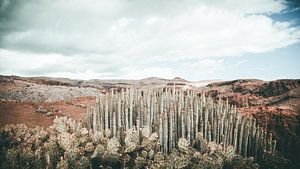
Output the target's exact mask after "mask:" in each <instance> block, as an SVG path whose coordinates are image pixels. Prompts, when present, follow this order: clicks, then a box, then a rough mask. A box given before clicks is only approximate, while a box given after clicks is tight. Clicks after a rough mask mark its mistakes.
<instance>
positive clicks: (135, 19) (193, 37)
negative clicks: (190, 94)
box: [0, 0, 300, 80]
mask: <svg viewBox="0 0 300 169" xmlns="http://www.w3.org/2000/svg"><path fill="white" fill-rule="evenodd" d="M299 53H300V3H299V1H297V0H294V1H293V0H248V1H241V0H226V1H224V0H185V1H182V0H26V1H24V0H0V74H1V75H18V76H51V77H67V78H72V79H142V78H147V77H161V78H169V79H170V78H174V77H177V76H179V77H182V78H185V79H188V80H208V79H222V80H233V79H246V78H256V79H262V80H274V79H287V78H293V79H300V56H299Z"/></svg>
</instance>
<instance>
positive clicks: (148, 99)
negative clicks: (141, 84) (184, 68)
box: [84, 88, 276, 161]
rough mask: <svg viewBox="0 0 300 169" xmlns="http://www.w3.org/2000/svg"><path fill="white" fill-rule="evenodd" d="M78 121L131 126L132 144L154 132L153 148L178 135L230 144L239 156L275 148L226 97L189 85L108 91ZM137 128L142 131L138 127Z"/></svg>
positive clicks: (167, 146) (96, 126) (99, 126)
mask: <svg viewBox="0 0 300 169" xmlns="http://www.w3.org/2000/svg"><path fill="white" fill-rule="evenodd" d="M84 126H85V127H86V128H88V129H93V130H94V131H106V130H109V131H111V133H112V135H113V136H116V135H117V133H118V132H120V128H125V130H128V129H132V128H133V129H134V130H135V133H136V134H137V140H138V143H139V142H140V140H141V137H142V136H143V135H145V134H146V135H150V134H151V133H158V137H159V150H161V151H162V152H164V154H169V153H170V152H171V151H172V150H173V149H174V148H176V147H179V144H180V142H179V141H180V139H181V138H185V139H186V140H187V141H188V143H190V144H191V143H192V142H193V141H194V140H195V139H196V137H197V134H199V136H200V135H201V137H202V138H203V139H204V140H206V141H209V142H215V143H216V144H221V145H222V146H223V149H225V150H226V149H227V148H228V147H230V146H233V147H234V151H235V152H236V153H238V154H240V155H242V156H244V157H254V158H255V159H256V160H257V161H259V160H260V158H261V157H262V155H263V153H264V152H265V151H268V152H269V151H270V152H272V153H274V154H275V153H276V140H273V139H272V133H267V131H264V130H263V129H261V128H260V127H259V126H258V125H257V124H256V120H255V119H254V118H252V117H247V116H242V115H240V114H239V113H237V111H236V107H235V106H233V105H230V104H228V100H227V101H224V100H222V99H219V100H218V101H214V100H213V99H212V98H211V97H207V96H206V95H205V94H204V93H202V94H201V93H196V92H195V91H190V90H175V88H173V89H171V88H163V89H148V90H140V89H133V88H129V89H126V90H124V89H122V90H121V91H120V92H116V91H111V92H109V93H106V95H104V96H102V97H100V98H98V99H97V102H96V104H95V105H94V106H92V107H89V108H88V112H87V116H86V119H85V121H84ZM141 128H143V129H144V130H141Z"/></svg>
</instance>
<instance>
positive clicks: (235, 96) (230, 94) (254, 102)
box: [0, 76, 300, 161]
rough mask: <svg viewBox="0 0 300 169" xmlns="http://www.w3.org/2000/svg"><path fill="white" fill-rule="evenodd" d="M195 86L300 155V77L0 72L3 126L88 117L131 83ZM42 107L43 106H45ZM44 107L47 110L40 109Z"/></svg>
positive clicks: (287, 151) (283, 147)
mask: <svg viewBox="0 0 300 169" xmlns="http://www.w3.org/2000/svg"><path fill="white" fill-rule="evenodd" d="M174 85H175V86H176V88H186V89H193V90H196V91H198V92H199V93H205V94H206V95H210V96H211V97H213V98H214V99H216V100H217V99H219V98H222V99H228V101H229V103H231V104H233V105H236V106H237V108H238V111H239V112H240V113H242V114H244V115H247V116H254V117H255V118H256V119H257V121H258V124H259V125H260V126H261V127H263V128H264V129H266V130H268V131H271V132H272V133H273V135H274V137H275V138H276V139H277V140H278V147H279V150H280V151H281V152H282V153H283V154H285V156H287V157H288V158H289V159H291V160H292V161H297V157H299V156H300V127H299V120H300V116H299V115H300V80H299V79H296V80H275V81H262V80H257V79H240V80H234V81H220V80H212V81H199V82H189V81H187V80H184V79H182V78H178V77H176V78H174V79H161V78H155V77H151V78H146V79H142V80H87V81H84V80H71V79H66V78H49V77H33V78H25V77H17V76H0V99H1V100H0V127H3V126H4V125H6V124H10V123H13V124H17V123H25V124H27V125H28V126H30V127H35V126H37V125H38V126H43V127H47V126H49V125H51V124H52V119H53V118H54V116H55V115H58V116H68V117H72V118H74V119H76V120H78V121H80V120H82V119H83V117H84V115H85V113H86V108H87V106H89V105H91V104H93V103H94V102H95V100H96V97H98V96H101V95H102V94H104V93H106V92H108V91H109V90H111V89H114V90H119V89H121V88H128V87H130V86H134V87H138V88H147V87H149V86H151V87H164V86H169V87H173V86H174ZM39 108H40V109H39ZM38 110H41V111H40V112H39V111H38Z"/></svg>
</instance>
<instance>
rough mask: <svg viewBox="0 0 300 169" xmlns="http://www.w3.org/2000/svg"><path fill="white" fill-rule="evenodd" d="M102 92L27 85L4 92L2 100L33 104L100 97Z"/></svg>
mask: <svg viewBox="0 0 300 169" xmlns="http://www.w3.org/2000/svg"><path fill="white" fill-rule="evenodd" d="M100 95H101V92H100V91H98V90H97V89H94V88H80V87H66V86H53V85H52V86H50V85H38V84H33V83H31V84H27V85H25V86H22V87H18V88H13V89H10V90H4V92H3V91H2V92H1V93H0V99H4V100H18V101H32V102H52V101H59V100H68V99H72V98H76V97H83V96H100Z"/></svg>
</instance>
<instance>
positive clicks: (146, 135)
mask: <svg viewBox="0 0 300 169" xmlns="http://www.w3.org/2000/svg"><path fill="white" fill-rule="evenodd" d="M62 126H64V127H62ZM62 128H64V129H63V130H62ZM106 132H107V131H106ZM139 134H140V136H138V134H137V131H136V130H135V129H134V128H130V129H128V130H127V131H125V130H120V132H119V133H118V135H116V136H115V137H114V136H112V135H106V133H104V131H103V132H99V131H92V130H87V129H86V128H83V127H82V125H81V123H77V122H75V121H74V120H72V119H69V118H66V117H60V118H56V119H55V120H54V124H53V125H52V126H50V127H49V128H47V129H46V130H44V129H43V128H40V127H36V128H28V127H27V126H26V125H7V126H6V127H5V128H3V129H1V131H0V138H1V139H0V141H1V142H0V143H1V152H0V157H1V158H0V168H48V169H51V168H152V169H158V168H199V167H202V168H206V167H210V168H223V167H224V165H232V166H235V165H237V164H234V163H232V162H231V161H232V160H233V159H235V158H238V159H239V160H240V162H239V163H238V165H242V164H244V163H245V164H246V163H247V162H248V161H249V158H244V157H241V156H239V155H236V154H235V153H234V151H233V148H232V151H230V152H232V153H228V149H227V151H225V150H224V149H223V147H222V146H216V144H213V143H208V142H206V140H204V139H203V138H202V137H199V138H197V139H195V140H194V142H193V143H192V144H190V143H189V141H188V140H187V139H185V138H181V139H179V141H178V149H173V150H171V151H170V153H169V154H168V155H167V154H165V153H163V152H162V151H160V142H159V136H158V134H157V133H155V132H153V133H150V132H149V129H148V128H142V129H141V132H140V133H139ZM137 138H139V139H137ZM199 142H201V143H203V144H201V147H200V149H201V150H202V151H199V150H200V149H199V145H197V144H198V143H199ZM229 149H230V148H229ZM204 150H205V151H204ZM230 150H231V149H230ZM248 163H249V162H248ZM248 163H247V165H249V164H248ZM250 164H251V168H257V164H256V163H255V162H254V161H253V160H252V161H251V160H250ZM205 166H206V167H205ZM233 168H234V167H233Z"/></svg>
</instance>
